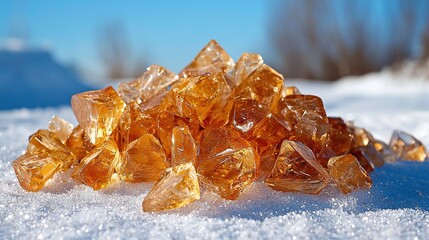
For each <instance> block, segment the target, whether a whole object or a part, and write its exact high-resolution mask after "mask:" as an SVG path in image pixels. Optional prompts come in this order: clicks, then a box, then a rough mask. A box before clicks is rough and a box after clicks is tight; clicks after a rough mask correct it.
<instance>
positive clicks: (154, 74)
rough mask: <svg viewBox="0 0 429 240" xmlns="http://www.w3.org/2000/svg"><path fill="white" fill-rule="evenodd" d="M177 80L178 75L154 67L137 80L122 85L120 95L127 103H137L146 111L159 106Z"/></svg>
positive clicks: (156, 66)
mask: <svg viewBox="0 0 429 240" xmlns="http://www.w3.org/2000/svg"><path fill="white" fill-rule="evenodd" d="M177 80H178V77H177V75H176V74H174V73H172V72H170V71H169V70H167V69H165V68H163V67H161V66H158V65H152V66H150V67H149V68H148V69H147V70H146V72H145V73H144V74H143V75H142V76H141V77H139V78H137V79H136V80H134V81H131V82H123V83H120V84H119V87H118V93H119V95H120V96H121V97H122V98H123V99H124V100H125V102H126V103H131V102H135V103H137V104H138V105H140V107H142V108H143V109H145V108H149V107H153V106H156V105H158V104H159V103H160V102H161V100H162V98H163V97H164V96H165V95H166V94H167V92H168V90H169V88H171V86H172V85H173V84H174V83H175V82H176V81H177Z"/></svg>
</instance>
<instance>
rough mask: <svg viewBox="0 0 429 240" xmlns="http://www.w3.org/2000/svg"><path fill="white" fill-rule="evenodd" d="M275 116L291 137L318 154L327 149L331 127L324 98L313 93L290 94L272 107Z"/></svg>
mask: <svg viewBox="0 0 429 240" xmlns="http://www.w3.org/2000/svg"><path fill="white" fill-rule="evenodd" d="M272 112H273V116H274V117H275V118H276V119H277V120H278V121H279V122H280V123H281V124H282V125H283V126H285V128H286V129H291V134H290V137H289V139H290V140H294V141H298V142H301V143H303V144H305V145H306V146H308V147H309V148H310V149H311V150H312V151H313V152H314V154H315V155H316V156H320V155H321V154H322V153H323V151H324V150H325V147H326V144H327V142H328V140H329V136H328V131H329V129H330V126H329V121H328V117H327V116H326V112H325V108H324V106H323V102H322V100H321V99H320V98H319V97H317V96H313V95H289V96H286V97H283V98H281V99H280V100H279V101H278V102H276V104H274V105H273V107H272Z"/></svg>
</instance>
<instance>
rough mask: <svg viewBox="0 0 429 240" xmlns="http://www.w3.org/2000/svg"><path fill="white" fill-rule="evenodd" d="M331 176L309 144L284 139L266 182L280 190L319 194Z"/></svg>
mask: <svg viewBox="0 0 429 240" xmlns="http://www.w3.org/2000/svg"><path fill="white" fill-rule="evenodd" d="M329 178H330V177H329V174H328V173H327V172H326V170H325V169H324V168H323V167H322V166H321V165H320V164H319V163H318V162H317V161H316V158H315V156H314V154H313V152H312V151H311V150H310V149H309V148H308V147H307V146H305V145H304V144H302V143H300V142H294V141H289V140H284V141H283V143H282V145H281V148H280V152H279V154H278V157H277V161H276V163H275V165H274V168H273V170H272V171H271V173H270V174H269V175H268V177H267V178H266V179H265V182H266V183H267V185H268V186H270V187H272V188H273V189H275V190H279V191H286V192H303V193H310V194H318V193H319V192H320V191H322V189H323V188H324V187H325V186H326V185H327V184H328V181H329Z"/></svg>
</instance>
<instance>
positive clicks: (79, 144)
mask: <svg viewBox="0 0 429 240" xmlns="http://www.w3.org/2000/svg"><path fill="white" fill-rule="evenodd" d="M65 145H66V146H67V148H68V149H70V151H72V152H73V154H74V155H75V156H76V159H77V160H81V159H82V158H83V157H85V155H86V154H87V153H88V152H89V151H91V150H92V149H93V148H94V145H93V144H92V143H91V141H90V140H89V137H88V135H86V133H85V132H84V131H83V128H82V127H81V126H80V125H77V126H76V127H75V128H74V129H73V131H72V133H71V134H70V136H69V138H68V139H67V141H66V143H65Z"/></svg>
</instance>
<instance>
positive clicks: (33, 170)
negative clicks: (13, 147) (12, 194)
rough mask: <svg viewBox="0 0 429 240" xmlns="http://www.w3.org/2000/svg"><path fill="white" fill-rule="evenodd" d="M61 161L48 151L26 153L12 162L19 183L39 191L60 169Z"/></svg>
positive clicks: (26, 187) (30, 189)
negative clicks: (34, 153)
mask: <svg viewBox="0 0 429 240" xmlns="http://www.w3.org/2000/svg"><path fill="white" fill-rule="evenodd" d="M60 166H61V164H60V162H59V161H58V160H57V159H54V158H52V157H51V156H49V155H48V154H46V153H43V154H38V155H31V154H29V153H25V154H23V155H21V156H20V157H19V158H18V159H16V160H15V161H14V162H13V163H12V167H13V170H14V171H15V174H16V177H17V178H18V182H19V185H21V187H22V188H23V189H25V190H27V191H31V192H37V191H39V190H40V189H42V188H43V186H45V184H46V182H47V181H48V180H49V179H50V178H52V176H54V174H55V173H57V172H58V171H59V169H60Z"/></svg>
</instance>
